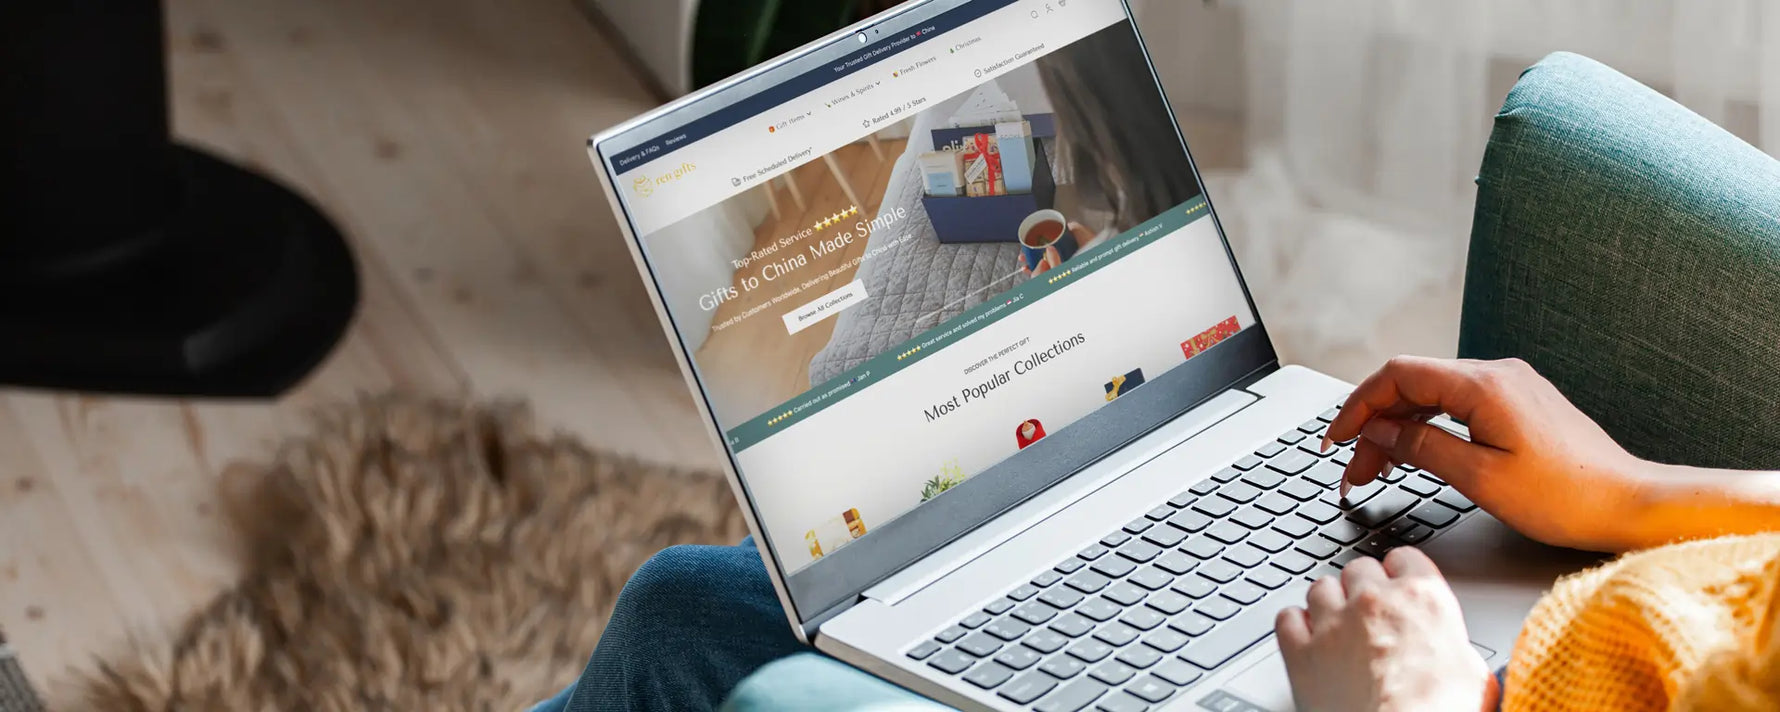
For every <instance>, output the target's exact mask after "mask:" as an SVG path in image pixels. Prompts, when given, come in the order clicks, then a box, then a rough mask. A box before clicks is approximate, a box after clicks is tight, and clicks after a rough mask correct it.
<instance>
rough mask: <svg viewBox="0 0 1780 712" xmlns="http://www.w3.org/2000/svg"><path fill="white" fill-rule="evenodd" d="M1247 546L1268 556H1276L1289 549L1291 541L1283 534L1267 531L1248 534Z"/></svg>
mask: <svg viewBox="0 0 1780 712" xmlns="http://www.w3.org/2000/svg"><path fill="white" fill-rule="evenodd" d="M1248 546H1253V547H1255V548H1257V549H1260V550H1262V551H1265V552H1267V553H1269V554H1277V553H1279V552H1282V551H1285V550H1286V549H1288V548H1291V546H1292V540H1291V539H1289V538H1287V537H1286V535H1284V534H1281V533H1279V532H1276V531H1273V530H1271V529H1269V530H1267V531H1260V532H1255V533H1253V534H1250V535H1249V537H1248Z"/></svg>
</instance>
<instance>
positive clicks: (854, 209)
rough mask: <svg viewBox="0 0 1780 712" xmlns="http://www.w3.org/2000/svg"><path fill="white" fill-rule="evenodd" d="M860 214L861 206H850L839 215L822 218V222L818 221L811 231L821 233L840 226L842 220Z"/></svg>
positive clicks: (811, 227)
mask: <svg viewBox="0 0 1780 712" xmlns="http://www.w3.org/2000/svg"><path fill="white" fill-rule="evenodd" d="M858 214H859V206H857V205H849V206H847V209H846V210H842V211H840V212H838V213H835V214H833V215H830V216H828V217H825V218H822V219H821V220H818V221H816V224H814V225H811V226H810V229H811V230H814V231H818V232H819V231H821V230H823V229H826V228H828V227H830V226H833V225H839V224H840V222H841V220H842V219H845V218H849V217H852V216H854V215H858Z"/></svg>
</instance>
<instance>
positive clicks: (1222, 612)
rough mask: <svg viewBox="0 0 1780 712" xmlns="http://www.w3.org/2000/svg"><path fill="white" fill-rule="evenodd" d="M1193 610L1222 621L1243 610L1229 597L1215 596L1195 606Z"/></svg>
mask: <svg viewBox="0 0 1780 712" xmlns="http://www.w3.org/2000/svg"><path fill="white" fill-rule="evenodd" d="M1193 612H1194V613H1198V614H1199V615H1202V616H1205V617H1206V618H1210V619H1212V620H1217V621H1222V620H1229V619H1230V618H1231V617H1232V616H1235V615H1236V614H1237V613H1240V612H1242V608H1240V607H1238V606H1237V605H1236V603H1235V602H1234V601H1231V600H1229V599H1226V598H1217V597H1213V598H1207V599H1205V600H1203V601H1200V602H1199V605H1196V606H1193Z"/></svg>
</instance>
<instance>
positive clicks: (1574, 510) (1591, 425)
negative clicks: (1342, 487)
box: [1327, 356, 1653, 551]
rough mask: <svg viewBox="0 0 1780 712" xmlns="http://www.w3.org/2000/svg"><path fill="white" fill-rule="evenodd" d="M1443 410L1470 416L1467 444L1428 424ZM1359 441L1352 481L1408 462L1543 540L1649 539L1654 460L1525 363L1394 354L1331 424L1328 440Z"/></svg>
mask: <svg viewBox="0 0 1780 712" xmlns="http://www.w3.org/2000/svg"><path fill="white" fill-rule="evenodd" d="M1439 413H1447V414H1450V415H1451V416H1452V417H1454V418H1457V419H1459V420H1461V421H1464V422H1465V424H1466V425H1467V426H1469V428H1470V430H1471V440H1470V441H1469V442H1467V441H1465V440H1463V439H1461V438H1459V437H1456V436H1454V435H1452V434H1451V433H1448V432H1446V431H1445V430H1441V429H1440V428H1437V427H1434V426H1431V425H1428V424H1427V423H1425V422H1423V421H1425V420H1427V419H1428V418H1429V417H1431V416H1433V415H1436V414H1439ZM1356 436H1358V437H1359V438H1360V441H1359V443H1358V444H1357V445H1356V446H1355V451H1354V456H1353V460H1352V461H1351V462H1349V463H1348V466H1347V472H1346V482H1347V483H1350V484H1352V485H1363V484H1366V483H1368V482H1371V481H1372V480H1373V479H1374V478H1376V477H1377V476H1378V475H1379V473H1380V472H1381V471H1383V470H1384V469H1385V468H1386V467H1390V466H1392V464H1393V463H1408V464H1411V465H1415V466H1417V467H1421V468H1424V469H1427V470H1428V471H1430V472H1433V473H1434V474H1436V475H1439V476H1440V477H1441V478H1443V479H1445V480H1446V481H1447V482H1449V483H1451V484H1452V485H1453V487H1456V488H1458V490H1459V491H1460V492H1462V493H1464V495H1465V496H1466V497H1469V498H1471V500H1472V501H1473V502H1476V503H1477V505H1478V506H1479V507H1482V508H1483V509H1484V510H1485V511H1487V512H1489V513H1490V514H1493V515H1495V516H1496V518H1497V519H1500V520H1502V521H1503V522H1505V523H1507V524H1508V525H1509V526H1511V527H1514V528H1515V529H1516V530H1517V531H1519V532H1521V533H1522V534H1525V535H1527V536H1529V537H1532V538H1534V539H1537V540H1539V541H1542V542H1545V543H1547V544H1553V545H1558V546H1568V547H1574V548H1579V549H1590V550H1595V551H1624V550H1627V549H1631V548H1636V547H1638V546H1642V545H1645V544H1648V543H1650V542H1647V541H1645V539H1646V538H1647V536H1648V535H1649V534H1650V532H1648V531H1640V530H1639V522H1640V517H1641V516H1642V515H1643V513H1644V509H1645V505H1646V501H1645V500H1646V494H1647V492H1646V490H1647V489H1648V488H1649V483H1650V480H1651V478H1650V477H1649V473H1650V471H1651V469H1652V467H1653V466H1652V465H1650V463H1647V462H1644V461H1642V460H1639V459H1638V458H1635V457H1633V456H1632V455H1631V454H1630V453H1628V452H1626V451H1625V448H1622V447H1620V446H1619V444H1618V443H1615V442H1613V438H1611V437H1609V436H1608V435H1607V433H1606V432H1605V431H1603V430H1601V428H1600V426H1598V425H1596V424H1595V422H1594V421H1593V420H1590V419H1589V417H1588V416H1587V415H1584V414H1583V413H1582V411H1579V410H1577V409H1576V406H1574V405H1571V404H1570V401H1569V400H1567V399H1565V398H1564V395H1563V394H1562V393H1559V392H1558V390H1557V388H1556V387H1555V386H1553V385H1551V382H1550V381H1547V380H1545V378H1544V377H1542V376H1540V375H1539V374H1538V373H1537V372H1535V371H1533V369H1532V367H1530V366H1528V365H1527V364H1526V363H1525V362H1523V361H1520V360H1518V359H1509V360H1505V361H1463V360H1451V359H1431V358H1418V357H1412V356H1400V357H1397V358H1394V359H1391V361H1390V362H1389V363H1387V364H1385V366H1384V368H1382V369H1379V371H1378V372H1377V373H1374V374H1372V375H1371V376H1370V377H1368V378H1367V379H1366V380H1365V381H1364V382H1362V383H1361V384H1360V385H1359V387H1358V388H1355V389H1354V392H1353V394H1352V395H1350V396H1348V399H1347V402H1346V404H1344V405H1343V406H1342V409H1341V414H1340V415H1338V416H1336V418H1335V421H1334V422H1332V423H1330V424H1329V434H1328V436H1327V437H1328V438H1329V439H1330V440H1335V441H1342V440H1347V439H1350V438H1353V437H1356Z"/></svg>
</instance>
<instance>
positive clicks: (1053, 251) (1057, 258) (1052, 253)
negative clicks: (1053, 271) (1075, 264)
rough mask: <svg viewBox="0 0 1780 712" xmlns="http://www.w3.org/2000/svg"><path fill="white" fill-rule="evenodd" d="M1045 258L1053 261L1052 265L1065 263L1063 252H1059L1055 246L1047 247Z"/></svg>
mask: <svg viewBox="0 0 1780 712" xmlns="http://www.w3.org/2000/svg"><path fill="white" fill-rule="evenodd" d="M1045 259H1046V260H1048V261H1049V262H1050V263H1051V266H1052V267H1056V266H1059V265H1061V264H1063V253H1061V252H1058V251H1057V248H1055V247H1046V248H1045Z"/></svg>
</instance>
